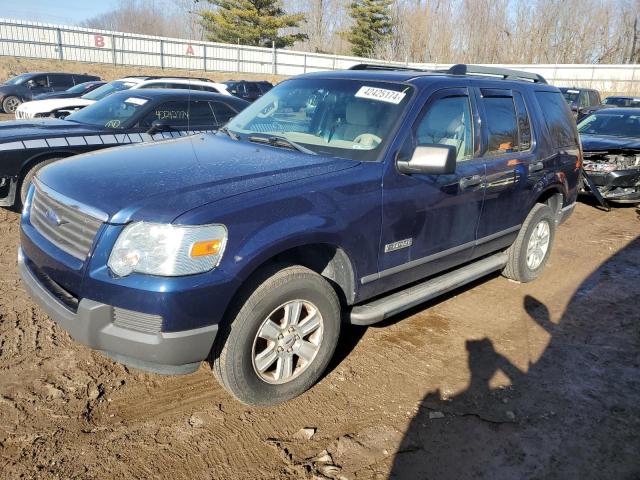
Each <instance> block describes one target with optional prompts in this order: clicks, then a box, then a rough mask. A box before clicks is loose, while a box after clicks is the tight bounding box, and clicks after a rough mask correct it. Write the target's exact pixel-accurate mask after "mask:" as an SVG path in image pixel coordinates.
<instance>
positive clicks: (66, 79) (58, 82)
mask: <svg viewBox="0 0 640 480" xmlns="http://www.w3.org/2000/svg"><path fill="white" fill-rule="evenodd" d="M49 86H50V87H53V88H70V87H73V77H72V76H71V75H49Z"/></svg>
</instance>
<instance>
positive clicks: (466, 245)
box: [360, 224, 522, 285]
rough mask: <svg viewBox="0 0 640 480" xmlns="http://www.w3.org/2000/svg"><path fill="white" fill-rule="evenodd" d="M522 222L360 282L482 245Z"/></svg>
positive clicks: (503, 234) (508, 231)
mask: <svg viewBox="0 0 640 480" xmlns="http://www.w3.org/2000/svg"><path fill="white" fill-rule="evenodd" d="M521 226H522V224H518V225H515V226H513V227H510V228H507V229H505V230H501V231H499V232H496V233H492V234H491V235H487V236H486V237H482V238H479V239H477V240H473V241H471V242H467V243H463V244H461V245H457V246H455V247H453V248H449V249H447V250H443V251H441V252H438V253H434V254H432V255H427V256H426V257H422V258H418V259H416V260H411V261H409V262H406V263H403V264H401V265H397V266H395V267H391V268H387V269H386V270H382V271H380V272H377V273H372V274H371V275H367V276H365V277H362V278H361V279H360V283H361V284H362V285H366V284H367V283H371V282H374V281H376V280H380V279H381V278H385V277H388V276H390V275H395V274H396V273H400V272H404V271H405V270H410V269H412V268H415V267H419V266H420V265H424V264H425V263H429V262H433V261H434V260H438V259H440V258H443V257H446V256H447V255H453V254H454V253H458V252H461V251H463V250H466V249H467V248H471V247H476V246H478V245H482V244H484V243H487V242H490V241H492V240H495V239H497V238H500V237H504V236H506V235H509V234H511V233H513V232H515V231H518V230H520V227H521Z"/></svg>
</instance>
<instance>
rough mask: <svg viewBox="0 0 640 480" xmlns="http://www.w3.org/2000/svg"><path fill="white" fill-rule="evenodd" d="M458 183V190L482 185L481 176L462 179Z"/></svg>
mask: <svg viewBox="0 0 640 480" xmlns="http://www.w3.org/2000/svg"><path fill="white" fill-rule="evenodd" d="M458 183H459V185H460V190H466V189H467V188H469V187H474V186H476V185H480V184H481V183H482V176H480V175H472V176H470V177H462V178H461V179H460V181H459V182H458Z"/></svg>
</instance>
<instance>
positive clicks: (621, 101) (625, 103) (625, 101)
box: [602, 97, 640, 108]
mask: <svg viewBox="0 0 640 480" xmlns="http://www.w3.org/2000/svg"><path fill="white" fill-rule="evenodd" d="M602 103H604V104H605V105H614V106H616V107H632V108H639V107H640V98H629V97H607V98H605V99H604V102H602Z"/></svg>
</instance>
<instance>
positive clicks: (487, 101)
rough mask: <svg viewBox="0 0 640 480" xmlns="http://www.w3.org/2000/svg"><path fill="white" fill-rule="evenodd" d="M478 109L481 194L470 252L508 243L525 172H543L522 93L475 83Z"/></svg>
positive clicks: (524, 194) (521, 204)
mask: <svg viewBox="0 0 640 480" xmlns="http://www.w3.org/2000/svg"><path fill="white" fill-rule="evenodd" d="M476 98H477V99H478V103H479V105H480V111H481V113H482V130H481V131H482V158H484V162H485V166H486V180H485V199H484V206H483V209H482V216H481V217H480V223H479V225H478V239H477V241H478V248H477V249H476V252H475V253H474V256H478V255H481V254H483V253H488V252H490V251H493V250H495V249H496V248H500V247H501V246H506V245H509V244H510V243H511V242H512V240H513V238H514V236H515V235H516V234H517V231H518V230H519V228H520V224H521V223H522V221H523V219H524V216H525V211H524V210H525V209H526V205H527V203H528V190H527V180H528V177H529V175H531V174H536V173H538V172H542V170H543V168H544V165H543V162H535V161H533V159H534V158H535V155H534V144H533V141H532V138H533V137H532V130H531V120H530V116H529V109H528V108H527V105H526V102H525V99H524V96H523V95H522V93H521V92H519V91H516V90H510V89H497V88H480V89H476Z"/></svg>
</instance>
